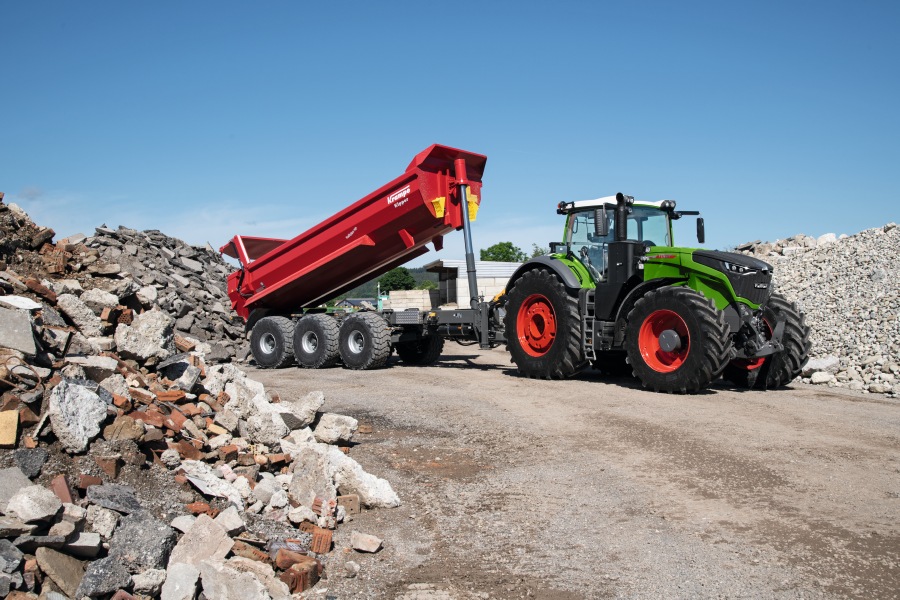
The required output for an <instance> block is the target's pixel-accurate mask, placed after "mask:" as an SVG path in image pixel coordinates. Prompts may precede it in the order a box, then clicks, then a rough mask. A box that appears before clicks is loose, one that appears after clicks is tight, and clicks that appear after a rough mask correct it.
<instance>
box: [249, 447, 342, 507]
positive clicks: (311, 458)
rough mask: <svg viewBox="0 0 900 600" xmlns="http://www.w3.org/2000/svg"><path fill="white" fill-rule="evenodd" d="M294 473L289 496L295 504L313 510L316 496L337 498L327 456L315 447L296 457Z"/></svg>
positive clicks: (305, 449)
mask: <svg viewBox="0 0 900 600" xmlns="http://www.w3.org/2000/svg"><path fill="white" fill-rule="evenodd" d="M292 473H293V479H291V484H290V487H289V488H288V494H289V495H290V497H291V499H293V500H294V502H296V503H298V504H302V505H303V506H307V507H310V508H312V503H313V500H314V499H315V497H316V495H322V496H323V497H324V498H325V499H326V500H332V499H334V498H336V497H337V491H336V490H335V487H334V483H333V481H332V478H331V476H330V472H329V468H328V464H327V462H326V460H325V455H324V454H323V453H322V452H320V451H319V450H318V449H317V448H316V447H315V446H311V445H310V446H306V447H304V449H303V451H302V452H300V453H299V454H298V455H296V456H294V463H293V466H292ZM257 487H259V486H257ZM254 492H255V490H254Z"/></svg>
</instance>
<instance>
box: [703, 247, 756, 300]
mask: <svg viewBox="0 0 900 600" xmlns="http://www.w3.org/2000/svg"><path fill="white" fill-rule="evenodd" d="M693 258H694V262H697V263H700V264H701V265H705V266H707V267H710V268H711V269H715V270H716V271H721V272H722V273H725V276H726V277H728V281H729V282H730V283H731V287H733V288H734V293H735V295H737V296H738V297H740V298H746V299H747V300H749V301H750V302H752V303H753V304H763V303H764V302H765V301H766V300H767V299H768V298H769V294H771V293H772V265H770V264H768V263H765V262H763V261H761V260H757V259H755V258H750V257H749V256H746V255H743V254H734V253H732V252H717V251H714V250H699V251H695V252H694V256H693ZM724 263H730V264H732V265H740V266H742V267H744V268H746V269H747V271H745V272H744V273H735V272H733V271H729V270H728V269H727V268H726V267H725V264H724Z"/></svg>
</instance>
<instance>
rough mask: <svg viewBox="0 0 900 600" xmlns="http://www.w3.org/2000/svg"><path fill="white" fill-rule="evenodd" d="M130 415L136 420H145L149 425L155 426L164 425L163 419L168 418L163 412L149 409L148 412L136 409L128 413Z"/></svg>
mask: <svg viewBox="0 0 900 600" xmlns="http://www.w3.org/2000/svg"><path fill="white" fill-rule="evenodd" d="M128 416H129V417H131V418H132V419H134V420H135V421H143V422H144V423H146V424H147V425H153V426H154V427H162V426H163V421H165V419H166V417H165V415H163V414H162V413H158V412H155V411H149V410H148V411H147V412H139V411H134V412H132V413H128Z"/></svg>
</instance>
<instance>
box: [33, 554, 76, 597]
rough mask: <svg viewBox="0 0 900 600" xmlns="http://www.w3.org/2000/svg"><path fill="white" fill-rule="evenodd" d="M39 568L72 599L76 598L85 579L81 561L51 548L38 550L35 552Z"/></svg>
mask: <svg viewBox="0 0 900 600" xmlns="http://www.w3.org/2000/svg"><path fill="white" fill-rule="evenodd" d="M35 558H37V563H38V567H40V569H41V571H42V572H43V573H44V574H45V575H47V577H49V578H50V579H51V580H52V581H53V583H55V584H56V585H57V586H58V587H59V589H60V590H62V592H63V593H64V594H65V595H66V596H69V597H70V598H75V597H76V596H75V591H76V590H77V589H78V586H79V584H81V579H82V578H83V577H84V566H83V565H82V564H81V561H80V560H78V559H75V558H72V557H71V556H66V555H65V554H63V553H61V552H57V551H56V550H51V549H50V548H38V549H37V551H36V552H35ZM78 597H79V598H80V596H78Z"/></svg>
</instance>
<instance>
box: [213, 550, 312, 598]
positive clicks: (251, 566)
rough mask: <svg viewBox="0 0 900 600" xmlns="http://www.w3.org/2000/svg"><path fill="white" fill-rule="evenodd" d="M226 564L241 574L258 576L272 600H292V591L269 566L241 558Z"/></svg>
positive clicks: (229, 560)
mask: <svg viewBox="0 0 900 600" xmlns="http://www.w3.org/2000/svg"><path fill="white" fill-rule="evenodd" d="M303 558H306V557H305V556H304V557H303ZM226 564H227V565H228V566H229V567H231V568H232V569H234V570H235V571H238V572H239V573H244V574H246V575H249V576H256V578H257V579H258V580H259V582H260V583H261V584H263V585H264V586H265V588H266V590H267V591H268V592H269V596H270V597H271V598H272V600H290V597H291V596H290V594H291V591H290V589H289V588H288V586H287V585H285V584H284V582H282V581H280V580H279V579H278V578H276V577H275V571H274V570H273V569H272V567H271V566H269V565H268V564H266V563H262V562H259V561H256V560H252V559H249V558H244V557H241V556H236V557H234V558H230V559H228V561H227V562H226Z"/></svg>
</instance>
